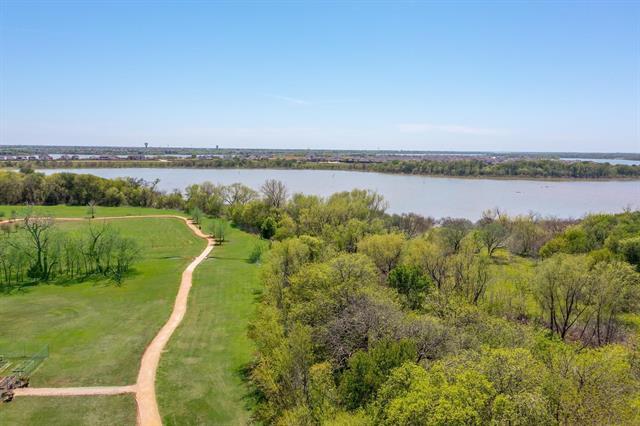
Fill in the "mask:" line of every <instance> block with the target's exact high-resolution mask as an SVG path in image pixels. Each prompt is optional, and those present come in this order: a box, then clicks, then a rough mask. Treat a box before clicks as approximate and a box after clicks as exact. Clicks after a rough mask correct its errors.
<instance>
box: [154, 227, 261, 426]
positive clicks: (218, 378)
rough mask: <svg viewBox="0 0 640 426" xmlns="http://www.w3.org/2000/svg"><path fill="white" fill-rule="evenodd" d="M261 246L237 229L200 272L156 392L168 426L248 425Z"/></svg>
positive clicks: (163, 363) (162, 365) (164, 358)
mask: <svg viewBox="0 0 640 426" xmlns="http://www.w3.org/2000/svg"><path fill="white" fill-rule="evenodd" d="M203 228H204V229H207V224H205V226H203ZM260 243H261V241H259V240H258V238H257V237H255V236H253V235H250V234H247V233H245V232H242V231H240V230H237V229H233V228H230V227H229V228H228V230H227V242H225V243H224V244H223V245H222V246H216V247H215V248H214V250H213V252H212V253H211V255H210V257H209V258H208V259H207V260H206V261H205V262H203V263H202V264H201V265H200V266H199V267H198V268H197V269H196V272H195V278H194V286H193V288H192V290H191V294H190V296H189V309H188V311H187V314H186V317H185V319H184V321H183V322H182V324H181V325H180V327H179V328H178V330H177V331H176V333H175V334H174V335H173V337H172V338H171V340H170V341H169V344H168V347H167V350H166V352H165V353H164V354H163V356H162V359H161V360H160V368H159V371H158V377H157V380H158V381H157V385H156V390H157V395H158V402H159V405H160V413H161V415H162V417H163V423H164V424H165V425H244V424H247V423H248V420H249V415H250V411H249V410H250V406H251V399H250V398H249V396H248V394H249V389H248V387H247V385H246V383H245V381H244V380H243V370H244V369H245V367H246V366H247V364H248V363H249V362H250V361H251V356H252V352H253V349H254V347H253V345H252V343H251V341H250V340H249V338H248V337H247V324H248V322H249V320H250V318H251V316H252V314H253V312H254V309H255V307H256V304H255V302H256V298H257V294H258V292H259V291H260V288H261V286H260V282H259V278H258V272H259V265H258V264H251V263H249V262H248V261H247V258H248V256H249V254H250V253H251V251H252V250H253V248H254V247H255V245H256V244H260Z"/></svg>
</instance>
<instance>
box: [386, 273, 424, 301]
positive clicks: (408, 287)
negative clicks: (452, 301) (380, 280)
mask: <svg viewBox="0 0 640 426" xmlns="http://www.w3.org/2000/svg"><path fill="white" fill-rule="evenodd" d="M388 281H389V285H390V286H391V287H393V288H395V289H396V290H397V291H398V293H400V294H402V295H403V296H404V297H405V298H406V302H407V305H408V306H409V308H411V309H417V308H419V307H420V306H421V305H422V302H423V300H424V298H425V295H426V293H427V292H428V290H429V279H428V278H427V277H426V276H425V275H424V274H423V273H422V271H420V269H419V268H418V267H417V266H412V265H399V266H396V267H395V268H393V269H392V270H391V272H390V273H389V279H388Z"/></svg>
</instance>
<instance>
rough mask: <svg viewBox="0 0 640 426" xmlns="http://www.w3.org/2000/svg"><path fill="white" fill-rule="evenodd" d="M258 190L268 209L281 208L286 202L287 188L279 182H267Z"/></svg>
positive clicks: (272, 180) (273, 180) (270, 180)
mask: <svg viewBox="0 0 640 426" xmlns="http://www.w3.org/2000/svg"><path fill="white" fill-rule="evenodd" d="M260 190H261V191H262V194H263V195H264V198H265V202H266V203H267V205H268V206H269V207H275V208H281V207H284V204H285V203H286V202H287V187H286V186H285V184H284V183H282V182H281V181H279V180H275V179H269V180H267V181H266V182H265V183H264V184H263V185H262V187H261V188H260Z"/></svg>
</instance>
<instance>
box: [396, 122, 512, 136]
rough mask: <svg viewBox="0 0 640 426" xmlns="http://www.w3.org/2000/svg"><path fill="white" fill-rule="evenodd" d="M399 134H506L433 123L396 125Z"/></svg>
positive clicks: (501, 131) (499, 130)
mask: <svg viewBox="0 0 640 426" xmlns="http://www.w3.org/2000/svg"><path fill="white" fill-rule="evenodd" d="M398 130H399V131H400V132H401V133H414V134H418V133H431V132H439V133H454V134H458V135H475V136H497V135H505V134H507V133H508V132H507V131H506V130H504V129H489V128H483V127H469V126H460V125H454V124H433V123H403V124H398Z"/></svg>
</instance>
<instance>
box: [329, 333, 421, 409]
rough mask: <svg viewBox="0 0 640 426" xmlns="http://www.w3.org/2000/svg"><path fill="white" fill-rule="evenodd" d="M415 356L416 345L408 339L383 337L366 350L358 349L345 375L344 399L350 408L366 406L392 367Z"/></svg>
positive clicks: (343, 378)
mask: <svg viewBox="0 0 640 426" xmlns="http://www.w3.org/2000/svg"><path fill="white" fill-rule="evenodd" d="M416 356H417V353H416V347H415V344H414V343H413V342H411V341H408V340H400V341H398V342H394V341H389V340H382V341H380V342H378V343H376V344H375V345H374V346H372V347H371V348H370V349H369V351H367V352H365V351H358V352H356V353H355V354H353V355H352V356H351V358H349V367H348V370H347V371H346V372H345V373H344V374H343V375H342V379H341V382H340V395H341V397H342V401H343V402H344V404H345V405H346V406H347V407H348V408H350V409H355V408H358V407H362V406H364V405H365V404H366V403H368V402H369V401H371V400H372V399H373V398H374V397H375V395H376V392H377V391H378V389H379V388H380V386H382V384H383V383H384V382H385V380H386V377H387V375H388V374H389V373H390V372H391V370H392V369H394V368H395V367H399V366H400V365H402V364H403V363H404V362H405V361H410V360H415V359H416Z"/></svg>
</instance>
